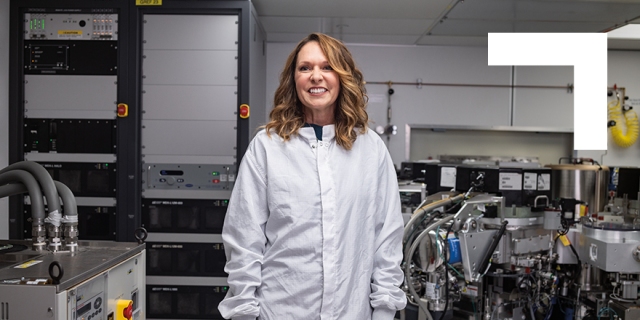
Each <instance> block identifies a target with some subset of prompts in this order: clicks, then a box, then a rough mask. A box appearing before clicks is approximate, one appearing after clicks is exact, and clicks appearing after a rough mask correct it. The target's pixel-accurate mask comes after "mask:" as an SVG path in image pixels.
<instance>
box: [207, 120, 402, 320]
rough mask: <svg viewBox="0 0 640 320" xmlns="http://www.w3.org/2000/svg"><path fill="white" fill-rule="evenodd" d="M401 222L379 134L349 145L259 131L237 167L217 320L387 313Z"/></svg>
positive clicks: (398, 279)
mask: <svg viewBox="0 0 640 320" xmlns="http://www.w3.org/2000/svg"><path fill="white" fill-rule="evenodd" d="M402 229H403V220H402V214H401V209H400V196H399V192H398V182H397V177H396V173H395V170H394V167H393V163H392V161H391V157H390V156H389V153H388V152H387V149H386V147H385V145H384V143H383V142H382V140H381V139H380V137H379V136H378V135H377V134H376V133H374V132H373V131H372V130H367V133H366V134H358V138H357V139H356V141H355V142H354V144H353V148H352V149H351V150H350V151H347V150H345V149H344V148H342V147H340V146H338V145H337V144H336V142H335V127H334V126H333V125H328V126H324V127H323V136H322V141H318V140H317V138H316V135H315V133H314V130H313V128H310V127H304V128H301V129H300V130H299V132H298V135H295V136H292V138H291V139H290V140H289V141H287V142H284V141H283V140H282V138H280V137H279V136H278V135H277V134H275V133H272V134H271V137H270V138H269V137H268V136H267V135H266V133H265V131H264V130H262V131H260V132H259V133H258V134H257V135H256V137H255V138H254V139H253V141H252V142H251V143H250V144H249V148H248V149H247V152H246V154H245V156H244V158H243V160H242V163H241V165H240V169H239V173H238V177H237V180H236V183H235V187H234V189H233V193H232V195H231V199H230V201H229V207H228V209H227V214H226V218H225V222H224V228H223V232H222V239H223V242H224V245H225V251H226V256H227V264H226V267H225V271H226V272H227V273H229V277H228V283H229V291H228V293H227V296H226V297H225V299H224V300H223V301H222V302H221V303H220V305H219V310H220V312H221V313H222V315H223V316H224V317H225V318H231V319H234V320H236V319H242V320H245V319H252V320H255V319H256V317H257V318H258V319H260V320H315V319H321V320H334V319H335V320H369V319H372V320H392V319H393V316H394V314H395V312H396V310H400V309H402V308H404V306H405V304H406V296H405V294H404V293H403V291H402V290H401V289H400V288H399V286H400V284H401V283H402V280H403V274H402V271H401V269H400V261H401V260H402V249H401V246H402Z"/></svg>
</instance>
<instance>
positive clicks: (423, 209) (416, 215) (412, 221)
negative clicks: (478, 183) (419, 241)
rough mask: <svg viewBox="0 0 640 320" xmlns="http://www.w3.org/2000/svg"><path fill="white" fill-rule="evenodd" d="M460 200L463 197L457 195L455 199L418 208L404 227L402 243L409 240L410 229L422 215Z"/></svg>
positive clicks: (439, 201) (443, 200)
mask: <svg viewBox="0 0 640 320" xmlns="http://www.w3.org/2000/svg"><path fill="white" fill-rule="evenodd" d="M462 199H464V195H462V194H459V195H457V196H455V197H452V198H447V199H442V200H438V201H434V202H431V203H429V204H427V205H424V206H420V207H419V208H418V209H416V210H415V211H414V212H413V214H412V215H411V219H410V220H409V222H407V225H406V226H405V227H404V235H403V236H402V242H406V241H408V240H409V239H407V236H408V235H409V233H410V232H411V227H412V226H413V224H415V223H416V222H417V221H418V220H419V219H421V218H422V216H423V215H425V214H426V213H428V212H430V211H433V210H435V209H437V208H440V207H444V206H446V205H449V204H452V203H454V202H457V201H460V200H462Z"/></svg>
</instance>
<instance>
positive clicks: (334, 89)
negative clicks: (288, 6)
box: [266, 33, 369, 150]
mask: <svg viewBox="0 0 640 320" xmlns="http://www.w3.org/2000/svg"><path fill="white" fill-rule="evenodd" d="M311 89H314V91H313V93H311ZM324 90H326V91H327V92H324ZM323 101H324V102H323ZM332 102H333V103H332ZM366 103H367V94H366V89H365V86H364V80H363V77H362V72H360V70H359V69H358V68H357V67H356V64H355V61H354V60H353V57H352V56H351V53H350V52H349V50H347V48H346V47H345V46H344V45H343V44H342V43H341V42H340V41H338V40H336V39H334V38H332V37H329V36H327V35H324V34H321V33H312V34H310V35H309V36H308V37H306V38H305V39H303V40H302V41H300V43H298V45H297V46H296V48H295V49H294V50H293V52H291V54H290V55H289V57H288V58H287V61H286V63H285V67H284V70H283V71H282V73H281V74H280V85H279V86H278V88H277V89H276V92H275V96H274V101H273V105H274V108H273V110H272V111H271V114H270V115H269V117H270V119H271V120H270V121H269V123H267V125H266V129H267V130H266V131H267V135H270V134H271V129H273V130H274V131H275V133H276V134H278V135H279V136H280V137H282V138H283V139H284V140H289V138H290V136H291V135H292V134H295V133H297V132H298V129H300V128H302V127H303V126H304V125H305V123H308V124H317V125H325V124H334V125H335V128H336V142H337V143H338V145H340V146H341V147H343V148H345V149H347V150H349V149H351V145H352V144H353V142H354V141H355V139H356V135H357V134H356V131H354V129H356V128H357V131H359V132H360V133H365V132H366V130H367V124H368V121H369V116H368V115H367V112H366V111H365V107H366ZM323 104H326V106H325V108H319V106H322V105H323ZM332 105H333V107H332ZM321 109H322V110H321ZM316 116H318V117H319V118H318V119H316Z"/></svg>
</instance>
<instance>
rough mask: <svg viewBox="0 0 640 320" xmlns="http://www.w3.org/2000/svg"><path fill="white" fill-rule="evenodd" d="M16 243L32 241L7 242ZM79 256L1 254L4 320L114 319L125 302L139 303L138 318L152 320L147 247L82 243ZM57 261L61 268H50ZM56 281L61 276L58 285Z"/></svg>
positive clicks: (135, 315)
mask: <svg viewBox="0 0 640 320" xmlns="http://www.w3.org/2000/svg"><path fill="white" fill-rule="evenodd" d="M6 242H11V243H14V244H16V245H17V244H20V243H28V242H27V241H7V240H3V241H0V243H5V245H6ZM80 245H81V248H80V251H79V252H75V253H70V252H58V253H50V252H46V253H42V254H33V253H32V251H31V250H30V249H26V250H23V251H18V252H15V253H10V252H9V251H6V252H5V253H2V254H0V257H2V259H3V260H4V261H5V262H8V261H10V260H14V261H16V263H13V264H10V265H5V266H4V267H3V268H1V269H0V303H2V309H1V310H0V319H3V320H7V319H12V320H15V319H18V320H20V319H38V320H39V319H51V320H79V319H96V320H104V319H108V317H107V315H108V314H113V313H114V312H115V311H116V305H117V302H118V301H119V300H125V301H126V300H131V301H133V305H134V310H133V319H136V320H144V319H146V310H145V306H146V286H145V273H146V258H145V252H146V251H145V250H144V247H145V245H139V244H137V243H116V242H98V241H93V242H89V241H82V242H80ZM54 261H55V262H57V263H59V265H60V266H61V268H60V269H58V268H55V267H53V268H52V269H53V274H52V275H50V274H49V268H50V267H49V265H50V263H52V262H54ZM51 276H54V277H59V278H60V279H59V280H60V283H59V284H55V283H53V280H54V279H51Z"/></svg>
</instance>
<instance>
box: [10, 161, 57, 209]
mask: <svg viewBox="0 0 640 320" xmlns="http://www.w3.org/2000/svg"><path fill="white" fill-rule="evenodd" d="M16 169H19V170H24V171H28V172H29V173H31V174H32V175H33V177H34V178H35V179H36V180H37V181H38V183H40V186H41V187H42V193H44V196H45V198H46V199H47V208H49V212H52V211H56V210H58V211H60V201H59V200H58V192H56V190H57V189H56V186H55V184H54V183H53V179H52V178H51V176H50V175H49V172H47V170H46V169H45V168H44V167H43V166H41V165H40V164H38V163H36V162H33V161H21V162H16V163H14V164H12V165H9V166H8V167H6V168H4V169H2V170H0V173H4V172H8V171H12V170H16Z"/></svg>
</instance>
